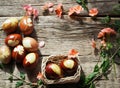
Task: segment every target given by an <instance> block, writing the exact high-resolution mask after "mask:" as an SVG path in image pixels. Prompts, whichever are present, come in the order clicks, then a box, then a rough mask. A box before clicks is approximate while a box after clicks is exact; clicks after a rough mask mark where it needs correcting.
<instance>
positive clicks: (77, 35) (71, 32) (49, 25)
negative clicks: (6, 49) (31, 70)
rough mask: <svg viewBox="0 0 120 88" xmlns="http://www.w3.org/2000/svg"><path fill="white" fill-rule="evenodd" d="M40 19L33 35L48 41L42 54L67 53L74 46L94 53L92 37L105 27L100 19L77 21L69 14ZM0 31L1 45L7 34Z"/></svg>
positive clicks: (81, 51) (0, 20) (1, 20)
mask: <svg viewBox="0 0 120 88" xmlns="http://www.w3.org/2000/svg"><path fill="white" fill-rule="evenodd" d="M5 19H7V18H0V23H2V22H3V21H4V20H5ZM39 19H40V20H39V23H38V24H35V31H34V32H33V34H32V35H31V36H32V37H35V38H36V39H37V40H38V41H41V40H44V41H45V42H46V46H45V47H44V48H43V49H41V50H40V52H41V53H42V55H52V54H67V52H68V51H69V49H72V48H75V49H78V51H79V52H80V55H90V54H91V53H92V47H91V44H90V43H91V39H92V38H93V37H94V36H97V33H98V32H99V30H101V29H102V28H103V27H104V26H101V25H100V22H99V21H98V22H97V21H96V22H95V21H93V20H92V19H91V18H89V17H88V18H82V19H83V20H82V21H83V22H82V23H80V21H79V20H80V19H81V18H79V19H78V18H77V20H78V21H77V20H71V19H70V18H68V16H65V17H64V19H59V18H58V17H56V16H46V17H45V16H40V17H39ZM53 19H54V20H53ZM118 19H119V18H118ZM41 20H42V21H41ZM0 33H1V35H2V36H0V42H1V44H0V45H3V44H4V39H5V37H6V35H5V33H4V32H3V31H2V32H0ZM74 42H75V43H74ZM66 46H67V47H66ZM61 47H62V48H61ZM61 51H62V52H61Z"/></svg>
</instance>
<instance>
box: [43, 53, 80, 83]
mask: <svg viewBox="0 0 120 88" xmlns="http://www.w3.org/2000/svg"><path fill="white" fill-rule="evenodd" d="M66 57H67V56H64V55H58V56H55V55H52V56H49V57H48V58H43V60H42V65H41V71H42V74H43V76H44V80H43V81H44V83H45V84H64V83H77V82H78V81H79V80H80V75H81V66H80V59H79V58H78V57H76V60H77V63H78V67H77V70H76V72H75V74H74V75H72V76H66V77H63V78H60V79H55V80H53V79H48V78H47V77H46V75H45V67H46V64H47V63H48V62H55V63H57V64H59V62H60V61H61V60H62V59H64V58H66Z"/></svg>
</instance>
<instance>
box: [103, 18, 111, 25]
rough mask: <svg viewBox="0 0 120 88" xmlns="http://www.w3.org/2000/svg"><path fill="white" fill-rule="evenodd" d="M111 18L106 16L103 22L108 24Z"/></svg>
mask: <svg viewBox="0 0 120 88" xmlns="http://www.w3.org/2000/svg"><path fill="white" fill-rule="evenodd" d="M110 20H111V18H110V17H109V16H106V17H104V18H103V19H102V20H101V23H103V24H108V23H109V22H110Z"/></svg>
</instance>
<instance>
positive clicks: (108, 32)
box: [101, 28, 116, 35]
mask: <svg viewBox="0 0 120 88" xmlns="http://www.w3.org/2000/svg"><path fill="white" fill-rule="evenodd" d="M101 32H103V33H105V34H108V35H116V32H115V30H113V29H111V28H104V29H102V30H101Z"/></svg>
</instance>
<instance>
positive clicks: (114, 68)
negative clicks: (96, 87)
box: [112, 59, 116, 79]
mask: <svg viewBox="0 0 120 88" xmlns="http://www.w3.org/2000/svg"><path fill="white" fill-rule="evenodd" d="M112 65H113V71H114V76H115V79H116V67H115V63H114V60H113V59H112Z"/></svg>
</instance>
